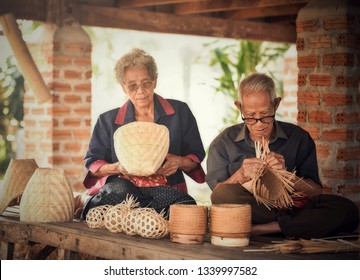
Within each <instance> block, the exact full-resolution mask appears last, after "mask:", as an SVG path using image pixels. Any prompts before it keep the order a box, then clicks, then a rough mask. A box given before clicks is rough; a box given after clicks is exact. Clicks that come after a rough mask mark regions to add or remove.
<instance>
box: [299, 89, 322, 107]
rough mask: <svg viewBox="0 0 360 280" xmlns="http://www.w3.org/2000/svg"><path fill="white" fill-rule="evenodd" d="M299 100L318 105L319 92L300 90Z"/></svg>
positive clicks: (303, 102)
mask: <svg viewBox="0 0 360 280" xmlns="http://www.w3.org/2000/svg"><path fill="white" fill-rule="evenodd" d="M297 98H298V99H297V102H298V103H302V104H308V105H318V104H319V103H320V99H319V94H318V93H317V92H302V91H298V95H297Z"/></svg>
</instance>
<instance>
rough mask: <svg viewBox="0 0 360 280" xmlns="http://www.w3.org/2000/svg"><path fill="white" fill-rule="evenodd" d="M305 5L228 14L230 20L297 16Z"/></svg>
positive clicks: (244, 10) (246, 10) (242, 10)
mask: <svg viewBox="0 0 360 280" xmlns="http://www.w3.org/2000/svg"><path fill="white" fill-rule="evenodd" d="M304 5H305V3H299V4H293V5H284V6H278V7H263V8H259V9H253V8H246V9H239V10H236V11H233V12H227V13H226V18H228V19H234V20H236V19H249V18H263V17H277V16H285V15H295V16H297V14H298V12H299V10H300V9H301V8H302V7H304Z"/></svg>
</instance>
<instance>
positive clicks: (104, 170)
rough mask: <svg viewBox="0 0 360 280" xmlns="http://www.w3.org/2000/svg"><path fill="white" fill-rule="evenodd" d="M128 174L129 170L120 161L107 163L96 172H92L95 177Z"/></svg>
mask: <svg viewBox="0 0 360 280" xmlns="http://www.w3.org/2000/svg"><path fill="white" fill-rule="evenodd" d="M116 174H124V175H125V174H128V172H127V170H126V169H125V168H124V167H123V166H122V165H121V163H120V162H115V163H105V164H103V165H102V166H101V167H100V168H99V169H98V170H97V171H96V172H93V173H91V175H92V176H94V177H103V176H107V175H116Z"/></svg>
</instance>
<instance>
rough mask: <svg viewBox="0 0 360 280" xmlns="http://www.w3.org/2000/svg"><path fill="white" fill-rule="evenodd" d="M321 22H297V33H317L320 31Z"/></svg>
mask: <svg viewBox="0 0 360 280" xmlns="http://www.w3.org/2000/svg"><path fill="white" fill-rule="evenodd" d="M319 25H320V24H319V20H317V19H312V20H298V21H296V33H301V32H308V31H316V30H318V29H319Z"/></svg>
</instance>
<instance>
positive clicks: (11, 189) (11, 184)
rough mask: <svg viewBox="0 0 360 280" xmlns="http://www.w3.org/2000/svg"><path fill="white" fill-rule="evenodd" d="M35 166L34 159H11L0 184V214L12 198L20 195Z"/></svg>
mask: <svg viewBox="0 0 360 280" xmlns="http://www.w3.org/2000/svg"><path fill="white" fill-rule="evenodd" d="M37 168H38V166H37V164H36V162H35V160H34V159H11V161H10V164H9V166H8V168H7V169H6V173H5V176H4V180H3V181H2V185H1V186H0V214H1V213H3V212H4V210H5V208H6V207H8V206H9V204H10V202H11V201H12V200H14V199H16V198H18V197H20V196H21V195H22V193H23V192H24V190H25V187H26V184H27V182H28V181H29V179H30V178H31V176H32V175H33V173H34V172H35V170H36V169H37Z"/></svg>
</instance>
